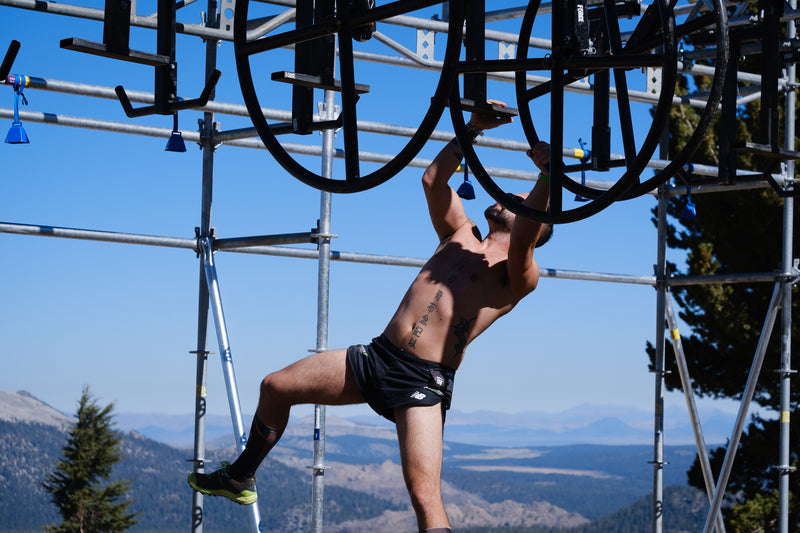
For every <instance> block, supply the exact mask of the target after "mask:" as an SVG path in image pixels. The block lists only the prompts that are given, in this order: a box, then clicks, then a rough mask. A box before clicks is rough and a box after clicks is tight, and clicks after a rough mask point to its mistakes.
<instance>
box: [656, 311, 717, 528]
mask: <svg viewBox="0 0 800 533" xmlns="http://www.w3.org/2000/svg"><path fill="white" fill-rule="evenodd" d="M665 304H666V306H665V311H666V316H667V328H668V329H669V332H670V339H671V340H672V347H673V350H674V352H675V361H676V362H677V365H678V374H679V375H680V378H681V386H682V388H683V396H684V398H686V407H687V409H688V410H689V419H690V421H691V423H692V432H693V433H694V442H695V445H696V446H697V455H698V457H699V458H700V468H701V470H702V471H703V481H704V483H705V486H706V493H707V494H708V501H709V503H711V501H712V500H713V498H714V473H713V471H712V470H711V461H709V459H708V449H707V447H706V439H705V437H703V428H702V426H701V425H700V416H699V415H698V414H697V404H696V403H695V401H694V391H692V380H691V378H690V377H689V365H687V364H686V354H685V353H684V351H683V342H681V334H680V332H679V330H678V318H677V317H676V315H675V309H674V308H673V306H672V300H671V298H666V299H665ZM715 525H716V526H717V533H725V522H724V521H723V520H722V513H719V514H718V515H717V519H716V524H715Z"/></svg>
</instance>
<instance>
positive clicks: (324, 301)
mask: <svg viewBox="0 0 800 533" xmlns="http://www.w3.org/2000/svg"><path fill="white" fill-rule="evenodd" d="M335 103H336V102H335V93H334V92H333V91H325V103H324V107H323V113H324V117H323V120H332V119H333V117H334V116H335ZM333 138H334V130H330V129H329V130H325V131H324V132H323V134H322V175H323V176H324V177H326V178H330V177H332V176H333ZM331 200H332V197H331V193H328V192H322V193H320V217H319V234H318V235H317V239H318V240H317V246H318V249H319V269H318V274H317V279H318V288H317V291H318V297H317V352H322V351H324V350H327V349H328V309H329V296H330V271H331V237H332V235H331V204H332V201H331ZM325 415H326V412H325V406H324V405H315V406H314V464H313V465H312V466H311V469H312V471H313V478H312V483H311V531H312V532H313V533H322V524H323V511H324V505H323V504H324V495H325Z"/></svg>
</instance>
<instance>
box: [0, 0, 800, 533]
mask: <svg viewBox="0 0 800 533" xmlns="http://www.w3.org/2000/svg"><path fill="white" fill-rule="evenodd" d="M233 3H234V2H231V1H230V0H227V1H226V2H223V5H221V6H220V5H218V4H217V2H215V1H214V0H209V2H208V12H209V13H216V17H214V16H210V17H208V19H209V21H208V22H207V23H206V24H205V25H198V26H195V25H183V28H182V32H183V33H185V34H187V35H194V36H198V37H201V38H202V39H204V40H205V42H206V59H205V69H206V75H207V76H208V75H210V73H211V72H213V71H214V70H215V68H216V63H217V57H216V46H217V42H218V41H222V40H228V41H229V40H231V39H232V35H231V31H225V30H223V29H220V28H214V27H213V25H212V23H211V22H210V21H212V20H219V19H220V18H222V17H223V12H224V10H225V9H226V8H230V7H231V6H232V5H233ZM269 3H273V4H276V5H282V6H287V7H293V6H294V0H270V2H269ZM133 5H134V9H133V10H132V13H131V25H134V26H140V27H144V28H151V29H155V28H156V24H155V19H154V17H153V16H149V17H142V16H138V15H136V14H135V13H134V12H135V2H134V4H133ZM0 6H7V7H13V8H20V9H26V10H37V11H47V12H49V13H54V14H59V15H65V16H71V17H78V18H84V19H89V20H101V21H102V20H103V15H104V12H103V10H98V9H91V8H84V7H79V6H72V5H68V4H56V3H51V2H40V1H37V0H0ZM790 6H791V8H792V10H793V11H792V13H789V18H790V19H794V18H798V17H800V15H799V14H798V12H797V7H796V0H791V1H790ZM523 11H524V7H523V8H509V9H505V10H499V11H497V12H493V13H487V14H486V16H487V17H486V18H487V20H490V19H492V18H498V19H499V18H504V17H505V18H510V17H514V16H517V17H518V16H520V15H521V14H522V12H523ZM391 22H393V23H396V24H398V25H404V26H411V27H416V28H417V29H418V30H426V31H436V32H446V30H447V24H446V23H442V22H437V21H428V20H424V19H415V18H412V17H405V16H403V17H394V18H393V19H392V21H391ZM731 24H732V25H734V24H738V23H737V22H736V21H732V22H731ZM787 31H788V35H787V37H788V38H789V39H793V38H794V37H795V35H796V34H795V27H794V25H793V24H791V23H787ZM513 37H514V36H513V35H510V34H505V33H502V32H495V31H491V30H487V32H486V38H487V40H497V41H498V42H504V41H509V40H511V41H512V42H514V39H513ZM378 38H379V39H381V42H383V43H384V44H386V45H387V46H389V47H390V48H393V49H395V51H397V52H398V53H399V54H400V55H401V56H403V57H400V58H397V57H392V56H384V55H378V54H366V53H361V54H359V53H356V55H355V57H356V59H359V60H363V61H372V62H380V63H387V64H392V65H399V66H406V67H412V68H423V69H431V70H434V69H436V68H438V67H439V66H440V64H436V62H433V61H424V60H421V59H419V58H414V57H412V56H411V54H410V53H409V52H410V51H408V50H405V49H403V48H402V46H401V45H399V44H397V43H395V42H394V41H391V39H389V38H388V37H385V36H384V37H378ZM535 40H536V39H532V44H534V43H533V41H535ZM536 41H537V42H536V43H535V44H537V45H538V46H542V47H548V46H549V45H550V43H549V41H545V40H536ZM689 56H690V54H687V55H686V57H687V58H688V59H691V57H689ZM680 68H681V70H682V72H684V73H690V74H691V73H698V74H709V72H707V71H706V70H707V68H706V67H701V66H695V65H684V64H683V63H681V65H680ZM704 69H705V70H704ZM737 75H738V78H739V79H740V80H742V81H749V82H755V81H757V76H756V75H753V74H749V73H742V72H739V73H738V74H737ZM490 78H492V79H497V80H503V79H504V78H509V77H508V76H504V75H502V74H494V75H490ZM529 80H530V81H531V82H533V83H536V82H541V81H544V80H545V79H544V78H542V79H537V77H535V76H529ZM0 81H5V80H0ZM506 81H508V79H506ZM781 83H782V84H783V86H784V88H786V87H795V86H796V70H795V65H794V64H793V63H791V64H789V65H788V66H787V69H786V76H785V77H784V78H783V79H782V80H781ZM29 87H30V88H32V89H39V90H46V91H54V92H61V93H67V94H74V95H79V96H86V97H90V98H105V99H116V98H117V96H116V94H115V91H114V89H112V88H110V87H102V86H95V85H87V84H82V83H75V82H69V81H61V80H50V79H43V78H31V79H30V85H29ZM567 90H570V91H574V92H577V93H587V94H588V91H589V87H588V84H585V86H584V85H582V84H573V85H572V86H570V87H568V88H567ZM631 93H632V96H631V100H632V101H637V102H644V103H647V102H653V101H654V98H652V97H651V96H650V95H648V94H647V93H641V94H637V93H634V92H633V91H632V92H631ZM334 94H335V93H333V92H332V91H325V101H324V103H323V107H322V109H323V115H325V116H324V117H323V118H326V119H332V118H333V116H334ZM128 96H129V98H130V101H132V102H138V103H145V104H148V103H152V102H153V101H154V95H153V94H152V93H146V92H139V91H130V92H129V93H128ZM758 97H759V94H757V92H754V93H752V94H747V95H744V96H742V97H741V98H740V99H739V100H738V102H737V103H740V104H743V103H746V102H747V101H750V100H753V99H757V98H758ZM674 104H676V105H690V106H695V107H702V106H703V105H704V102H703V101H702V100H697V99H691V98H681V97H675V98H674ZM795 109H796V101H795V94H794V92H793V91H792V90H787V91H786V123H785V135H784V137H785V139H784V148H785V149H786V150H790V151H793V150H794V148H795V146H794V135H795V125H794V121H793V120H792V117H794V116H795ZM264 111H265V116H267V117H268V118H273V119H276V120H284V121H286V120H290V119H291V113H290V112H287V111H283V110H277V109H268V110H264ZM203 112H204V113H203V119H202V120H201V121H200V124H199V131H198V132H185V133H184V134H185V135H186V137H187V139H188V140H190V141H194V142H196V143H197V144H198V145H199V146H200V147H201V149H202V154H203V155H202V159H203V161H202V163H203V166H202V185H201V187H202V199H201V217H200V225H199V227H198V228H196V238H195V239H185V238H175V237H166V236H155V235H141V234H131V233H118V232H109V231H97V230H86V229H77V228H66V227H55V226H45V225H31V224H19V223H13V222H0V233H8V234H18V235H31V236H48V237H56V238H67V239H80V240H93V241H103V242H116V243H125V244H138V245H146V246H159V247H170V248H182V249H189V250H193V251H194V252H196V253H197V254H198V257H199V258H200V272H199V279H198V323H197V342H196V349H195V350H193V351H192V352H191V353H193V354H195V355H196V358H197V365H196V385H197V395H196V408H195V436H194V450H193V455H194V457H193V458H192V459H191V461H192V462H193V463H194V465H195V469H196V470H197V471H202V469H203V467H204V461H205V459H204V457H205V412H206V411H205V403H206V386H205V385H206V376H207V372H208V369H207V358H208V354H209V353H211V352H210V351H209V350H208V345H207V342H208V332H207V327H208V317H209V314H211V316H212V317H213V319H214V323H215V330H216V331H215V332H216V336H217V340H218V344H219V351H220V358H221V362H222V366H223V369H222V370H223V377H224V379H225V384H226V389H227V393H228V403H229V406H230V410H231V421H232V425H233V430H234V434H235V437H236V442H237V448H238V450H239V451H241V450H242V449H243V448H244V445H245V443H246V435H245V429H244V425H243V421H242V414H241V408H240V406H239V400H238V388H237V385H236V378H235V373H234V367H233V360H232V355H231V352H230V346H229V344H228V341H227V327H226V324H225V319H224V313H223V308H222V302H221V291H220V289H219V284H218V281H217V275H216V267H215V265H214V260H213V256H214V253H215V252H217V251H228V252H235V253H249V254H260V255H273V256H284V257H293V258H304V259H312V260H316V261H317V262H318V290H317V298H318V307H317V309H318V311H317V339H316V351H324V350H326V349H327V336H328V298H329V293H330V283H329V275H330V262H331V261H345V262H357V263H365V264H377V265H393V266H407V267H415V268H419V267H421V266H422V265H423V264H424V263H425V259H421V258H413V257H398V256H390V255H376V254H367V253H359V252H342V251H335V250H332V249H331V246H330V243H331V238H332V237H334V235H332V233H331V194H330V193H326V192H321V198H320V218H319V220H318V222H317V227H316V228H315V229H313V230H312V231H311V232H304V233H292V234H282V235H263V236H249V237H240V238H232V239H216V238H215V229H214V228H213V227H212V226H211V205H212V189H213V173H214V150H215V149H216V147H217V146H219V145H220V144H222V143H224V144H227V145H230V146H235V147H245V148H253V149H263V148H264V147H263V144H262V143H261V141H260V140H258V139H254V138H253V137H254V135H255V129H254V128H244V129H240V130H231V131H227V132H221V131H218V130H217V129H216V128H217V126H216V124H215V122H214V117H215V114H217V113H219V114H231V115H238V116H247V115H248V113H247V110H246V108H245V106H241V105H234V104H226V103H222V102H217V101H215V100H214V97H213V96H212V97H211V100H210V101H209V102H208V105H206V106H205V107H204V108H203ZM12 116H13V112H12V110H10V109H4V108H0V118H11V117H12ZM19 116H20V118H21V119H24V120H26V121H29V122H38V123H53V124H56V125H61V126H68V127H77V128H85V129H92V130H97V131H109V132H118V133H125V134H132V135H144V136H154V137H161V138H164V137H167V136H169V133H170V130H169V129H167V128H156V127H151V126H141V125H135V124H127V123H120V122H113V121H107V120H96V119H91V118H87V117H70V116H64V115H53V114H44V113H37V112H25V111H21V112H19ZM358 127H359V130H363V131H369V132H375V133H381V134H386V135H395V136H410V135H412V134H413V131H414V130H413V128H405V127H400V126H393V125H390V124H382V123H375V122H367V121H359V123H358ZM452 136H453V134H452V132H447V131H434V132H433V134H432V135H431V136H430V140H435V141H449V140H450V139H451V138H452ZM333 137H334V132H333V130H330V129H328V130H324V132H323V140H322V145H321V146H319V147H317V146H310V145H301V144H292V143H282V144H284V146H285V147H286V149H287V150H288V151H290V152H293V153H298V154H306V155H314V156H319V157H320V158H321V166H322V172H323V174H324V175H327V176H329V175H330V174H331V172H332V165H333V160H334V159H335V158H339V157H342V155H341V154H340V153H338V152H337V151H336V150H335V149H334V147H333ZM481 144H482V145H483V146H488V147H490V148H495V149H500V150H514V151H519V150H524V149H525V148H527V143H523V142H517V141H509V140H505V139H495V138H485V139H483V140H482V143H481ZM574 154H575V151H574V150H573V149H567V148H565V149H564V156H566V157H575V155H574ZM359 158H360V159H361V160H362V161H368V162H376V163H385V162H386V161H388V160H389V159H390V158H391V156H388V155H385V154H375V153H365V152H359ZM428 164H430V160H427V159H423V158H414V159H413V160H412V161H411V163H410V164H409V166H411V167H414V168H425V167H427V166H428ZM667 164H669V161H668V160H666V158H665V157H663V155H662V157H661V158H658V159H656V158H653V159H651V161H650V162H649V163H648V168H653V169H662V168H664V167H665V166H667ZM487 171H488V172H489V173H490V174H491V175H493V176H497V177H505V178H512V179H518V180H523V181H534V180H536V179H537V176H536V174H535V173H532V172H525V171H519V170H514V169H505V168H491V167H487ZM694 173H695V174H698V175H704V176H716V175H717V174H718V169H717V168H716V167H710V166H705V165H695V168H694ZM793 176H794V162H793V161H791V160H789V161H788V162H786V163H785V164H784V165H782V166H781V172H780V174H773V175H772V178H773V180H774V181H775V182H776V183H777V184H779V185H782V186H787V187H792V186H794V187H795V189H796V187H797V184H796V180H794V178H793ZM737 177H738V178H739V179H738V180H737V183H736V184H735V185H700V186H695V187H693V189H694V192H695V194H698V193H699V194H708V193H714V192H721V191H732V190H749V189H756V188H766V187H767V186H768V184H767V183H765V182H764V181H762V180H761V179H758V178H759V177H760V173H758V172H752V171H743V170H737ZM751 177H752V178H753V179H752V181H745V180H746V179H748V178H751ZM586 183H587V185H589V186H592V187H598V188H602V187H606V188H608V187H610V186H611V185H612V184H610V183H605V182H601V181H597V180H587V182H586ZM686 192H687V187H685V186H678V185H662V186H661V187H659V189H658V190H657V191H653V192H651V193H650V194H652V195H655V196H656V197H657V199H658V208H657V215H658V217H657V227H658V251H657V263H656V265H655V273H654V275H653V276H631V275H623V274H608V273H600V272H585V271H570V270H563V269H554V268H540V274H541V276H542V277H549V278H556V279H572V280H585V281H600V282H609V283H627V284H637V285H648V286H651V287H654V288H655V289H656V315H657V325H656V358H655V364H654V371H653V373H654V375H655V402H654V404H655V405H654V408H655V416H654V453H653V461H652V463H653V467H654V479H653V487H654V491H653V531H654V533H660V532H661V531H662V527H663V516H662V514H661V512H662V508H663V478H662V469H663V466H664V464H666V462H665V461H664V455H663V431H664V428H663V415H664V405H663V400H664V396H663V393H664V385H665V384H664V363H665V361H664V353H665V351H664V348H665V335H664V334H665V331H666V330H669V332H670V335H671V341H672V344H673V347H674V351H675V354H676V359H677V363H678V368H679V371H680V377H681V381H682V383H683V384H684V386H683V389H684V395H685V398H686V402H687V408H688V411H689V415H690V419H691V423H692V428H693V431H694V434H695V441H696V445H697V448H698V455H699V457H700V460H701V467H702V470H703V474H704V478H705V483H706V491H707V493H708V497H709V501H710V508H709V512H708V516H707V519H706V523H705V526H704V533H710V532H711V531H713V530H714V528H716V530H717V531H718V532H719V533H724V531H725V529H724V524H723V522H722V515H721V505H722V498H723V496H724V493H725V489H726V484H727V480H728V476H729V474H730V472H731V469H732V467H733V461H734V459H735V452H736V447H737V446H738V443H739V439H740V438H741V435H742V432H743V429H744V424H745V422H746V419H747V416H748V410H749V405H750V402H751V400H752V397H753V394H754V391H755V385H756V382H757V380H758V377H759V372H760V369H761V366H762V363H763V360H764V354H765V351H766V345H767V342H768V340H769V337H770V335H771V332H772V330H773V328H774V325H775V323H776V322H777V321H778V319H777V315H778V310H779V309H781V310H782V314H781V319H780V330H781V368H780V370H779V375H780V391H781V407H780V413H779V415H780V429H781V432H780V445H779V450H778V456H779V457H778V461H779V464H778V465H776V470H777V471H778V473H779V483H778V485H779V521H780V522H779V532H780V533H788V532H789V529H788V527H789V523H788V492H789V475H790V473H791V472H793V470H794V469H793V467H792V466H791V465H790V464H789V462H790V448H789V423H790V420H789V412H790V410H791V405H790V378H791V375H792V374H793V373H795V371H794V370H792V369H791V326H792V317H791V304H792V294H791V292H792V286H793V284H794V283H796V282H797V281H798V278H800V270H798V260H797V259H796V258H794V257H793V254H794V251H793V249H792V240H793V226H792V221H793V217H794V200H793V197H792V196H791V195H790V196H788V197H785V198H784V206H783V221H784V227H783V242H782V257H781V262H780V269H779V270H778V271H776V272H768V273H748V274H731V275H715V276H675V275H669V274H668V273H667V271H666V216H667V215H666V206H667V203H668V201H669V198H670V197H671V196H674V195H679V194H684V193H686ZM293 243H315V244H316V245H317V250H311V249H297V248H289V247H286V246H284V245H286V244H293ZM767 282H773V283H774V288H773V293H772V298H771V302H770V305H769V309H768V310H767V316H766V318H765V321H764V326H763V329H762V332H761V336H760V339H759V344H758V346H757V347H756V354H755V356H754V359H753V364H752V367H751V369H750V373H749V375H748V381H747V384H746V386H745V390H744V392H743V397H742V402H741V406H740V409H739V413H738V415H737V419H736V422H735V425H734V428H733V430H732V435H731V439H730V441H729V445H728V453H727V454H726V457H725V462H724V464H723V470H722V472H721V474H720V479H719V480H718V481H717V483H716V484H715V483H714V480H713V476H712V474H711V470H710V465H709V461H708V456H707V450H706V446H705V441H704V439H703V433H702V426H701V424H700V420H699V416H698V414H697V409H696V405H695V401H694V395H693V392H692V390H691V387H690V386H689V384H690V378H689V374H688V367H687V365H686V360H685V356H684V354H683V349H682V346H681V344H680V334H679V333H678V324H677V319H676V317H675V313H674V309H673V306H672V303H671V300H670V299H669V298H668V292H669V290H670V288H671V287H679V286H685V285H692V284H718V283H767ZM665 324H666V326H667V328H666V329H665V327H664V325H665ZM313 439H314V457H313V461H314V464H313V465H311V466H310V467H309V468H311V469H312V471H313V478H312V518H311V526H312V531H314V532H315V533H319V532H321V531H322V516H323V502H324V498H323V493H324V471H325V468H326V467H325V463H324V450H325V406H315V411H314V436H313ZM248 508H249V515H250V519H251V526H252V528H253V531H256V532H257V531H260V517H259V512H258V507H257V503H255V504H252V505H250V506H248ZM191 514H192V531H193V532H197V533H201V532H202V529H203V495H202V494H200V493H197V492H194V493H193V501H192V513H191Z"/></svg>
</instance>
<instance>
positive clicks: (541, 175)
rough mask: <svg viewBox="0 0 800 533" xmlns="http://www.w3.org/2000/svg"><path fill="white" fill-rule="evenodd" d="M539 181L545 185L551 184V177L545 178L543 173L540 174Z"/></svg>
mask: <svg viewBox="0 0 800 533" xmlns="http://www.w3.org/2000/svg"><path fill="white" fill-rule="evenodd" d="M538 179H539V181H543V182H545V183H549V182H550V177H549V176H545V175H544V174H542V173H541V172H539V178H538Z"/></svg>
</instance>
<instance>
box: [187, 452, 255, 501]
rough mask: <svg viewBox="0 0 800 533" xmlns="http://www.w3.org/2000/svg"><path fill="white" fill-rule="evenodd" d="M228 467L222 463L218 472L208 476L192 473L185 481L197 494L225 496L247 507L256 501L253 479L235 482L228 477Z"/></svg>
mask: <svg viewBox="0 0 800 533" xmlns="http://www.w3.org/2000/svg"><path fill="white" fill-rule="evenodd" d="M229 466H231V464H230V463H229V462H227V461H223V462H222V463H220V468H219V470H215V471H214V472H211V473H210V474H199V473H196V472H192V473H190V474H189V478H188V479H187V481H188V482H189V485H191V486H192V488H193V489H194V490H196V491H197V492H201V493H203V494H208V495H210V496H225V497H226V498H228V499H229V500H233V501H235V502H236V503H239V504H241V505H249V504H251V503H254V502H255V501H256V500H258V494H257V493H256V480H255V478H252V477H249V478H247V479H245V480H244V481H236V480H235V479H233V478H232V477H230V476H229V475H228V467H229Z"/></svg>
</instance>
